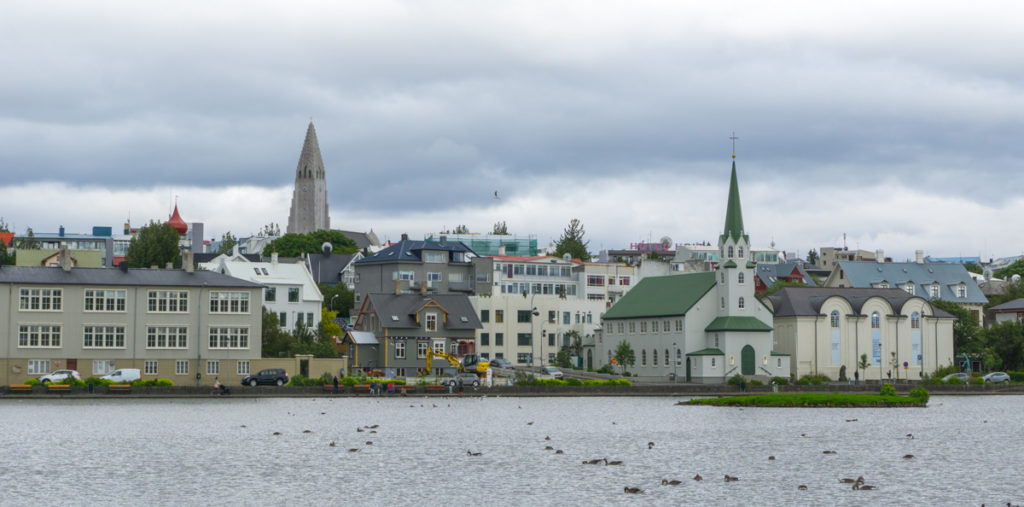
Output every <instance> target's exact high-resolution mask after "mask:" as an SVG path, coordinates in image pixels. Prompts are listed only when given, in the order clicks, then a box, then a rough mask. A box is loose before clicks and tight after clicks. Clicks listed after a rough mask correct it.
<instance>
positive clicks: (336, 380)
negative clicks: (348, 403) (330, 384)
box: [334, 375, 338, 394]
mask: <svg viewBox="0 0 1024 507" xmlns="http://www.w3.org/2000/svg"><path fill="white" fill-rule="evenodd" d="M334 394H338V376H337V375H335V376H334Z"/></svg>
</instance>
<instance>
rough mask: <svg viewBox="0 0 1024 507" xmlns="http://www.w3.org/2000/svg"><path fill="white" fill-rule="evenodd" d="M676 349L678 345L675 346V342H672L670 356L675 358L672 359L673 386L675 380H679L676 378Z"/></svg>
mask: <svg viewBox="0 0 1024 507" xmlns="http://www.w3.org/2000/svg"><path fill="white" fill-rule="evenodd" d="M677 347H678V345H676V342H672V354H673V355H674V356H675V357H673V358H672V383H673V384H675V383H676V382H677V380H676V379H677V378H679V377H678V376H676V365H677V364H679V353H678V352H677Z"/></svg>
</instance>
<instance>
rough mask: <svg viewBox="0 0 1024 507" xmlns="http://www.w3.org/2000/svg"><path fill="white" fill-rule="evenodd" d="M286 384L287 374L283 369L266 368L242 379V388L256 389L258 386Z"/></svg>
mask: <svg viewBox="0 0 1024 507" xmlns="http://www.w3.org/2000/svg"><path fill="white" fill-rule="evenodd" d="M287 383H288V372H286V371H284V368H267V369H266V370H260V372H259V373H255V374H253V375H249V376H247V377H245V378H243V379H242V385H243V386H252V387H256V386H258V385H260V384H266V385H273V384H277V385H279V386H283V385H285V384H287Z"/></svg>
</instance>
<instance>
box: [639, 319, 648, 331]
mask: <svg viewBox="0 0 1024 507" xmlns="http://www.w3.org/2000/svg"><path fill="white" fill-rule="evenodd" d="M640 332H641V333H646V332H647V321H646V320H641V321H640Z"/></svg>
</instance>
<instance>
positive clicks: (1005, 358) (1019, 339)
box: [981, 321, 1024, 370]
mask: <svg viewBox="0 0 1024 507" xmlns="http://www.w3.org/2000/svg"><path fill="white" fill-rule="evenodd" d="M981 341H982V342H983V343H984V349H983V350H982V356H983V357H984V358H985V367H986V368H988V369H990V370H1020V369H1021V368H1024V327H1022V325H1021V323H1019V322H1015V321H1007V322H1000V323H998V324H995V325H993V326H992V327H990V328H988V329H984V330H982V332H981Z"/></svg>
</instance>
